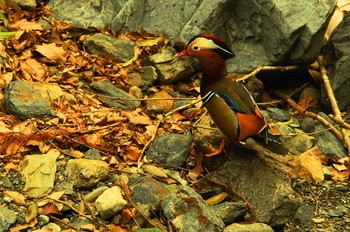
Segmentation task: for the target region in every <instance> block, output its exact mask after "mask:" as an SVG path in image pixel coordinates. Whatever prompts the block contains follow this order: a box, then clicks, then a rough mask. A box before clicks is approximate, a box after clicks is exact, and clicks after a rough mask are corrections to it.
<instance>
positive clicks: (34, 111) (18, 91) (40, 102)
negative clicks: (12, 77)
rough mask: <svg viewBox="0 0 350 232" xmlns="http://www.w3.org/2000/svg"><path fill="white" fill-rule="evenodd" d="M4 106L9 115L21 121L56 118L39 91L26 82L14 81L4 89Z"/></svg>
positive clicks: (48, 103)
mask: <svg viewBox="0 0 350 232" xmlns="http://www.w3.org/2000/svg"><path fill="white" fill-rule="evenodd" d="M4 106H5V109H6V111H7V113H9V114H14V115H16V116H17V117H18V118H19V119H21V120H25V119H29V118H48V117H53V116H55V114H56V113H55V111H54V110H53V109H51V108H50V102H49V101H47V100H46V99H45V98H44V97H43V96H42V95H41V94H40V92H39V91H38V90H36V89H34V88H33V87H32V86H30V85H29V84H28V83H26V82H24V81H12V82H11V83H9V84H8V85H7V86H6V87H5V89H4Z"/></svg>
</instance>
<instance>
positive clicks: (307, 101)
mask: <svg viewBox="0 0 350 232" xmlns="http://www.w3.org/2000/svg"><path fill="white" fill-rule="evenodd" d="M317 104H318V101H316V100H315V99H314V98H313V97H305V98H303V99H300V101H299V102H298V105H299V106H300V107H301V108H303V109H304V110H307V109H309V108H311V107H315V106H317Z"/></svg>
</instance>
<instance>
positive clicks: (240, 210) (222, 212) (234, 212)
mask: <svg viewBox="0 0 350 232" xmlns="http://www.w3.org/2000/svg"><path fill="white" fill-rule="evenodd" d="M213 209H214V210H215V212H217V214H218V215H219V216H220V218H221V219H222V220H223V222H224V223H225V225H229V224H231V223H233V222H237V221H238V220H240V219H242V218H244V215H245V214H246V213H247V212H248V205H247V203H245V202H243V201H238V202H224V203H221V204H218V205H215V206H213Z"/></svg>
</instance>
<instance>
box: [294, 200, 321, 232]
mask: <svg viewBox="0 0 350 232" xmlns="http://www.w3.org/2000/svg"><path fill="white" fill-rule="evenodd" d="M315 209H316V206H315V205H310V204H302V205H301V206H300V207H299V209H298V211H297V213H296V214H295V218H294V220H297V221H298V222H299V223H298V224H299V225H300V226H302V227H306V228H308V227H310V226H311V224H312V218H313V217H314V212H315Z"/></svg>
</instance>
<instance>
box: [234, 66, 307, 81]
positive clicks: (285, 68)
mask: <svg viewBox="0 0 350 232" xmlns="http://www.w3.org/2000/svg"><path fill="white" fill-rule="evenodd" d="M300 68H302V67H301V66H298V65H291V66H261V67H259V68H256V69H254V70H253V71H252V72H251V73H249V74H246V75H244V76H243V77H240V78H237V81H245V80H246V79H248V78H251V77H253V76H255V75H256V74H258V73H259V72H261V71H290V70H297V69H300Z"/></svg>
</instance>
